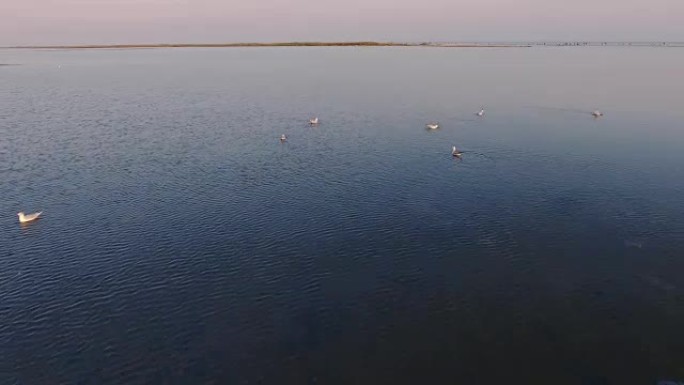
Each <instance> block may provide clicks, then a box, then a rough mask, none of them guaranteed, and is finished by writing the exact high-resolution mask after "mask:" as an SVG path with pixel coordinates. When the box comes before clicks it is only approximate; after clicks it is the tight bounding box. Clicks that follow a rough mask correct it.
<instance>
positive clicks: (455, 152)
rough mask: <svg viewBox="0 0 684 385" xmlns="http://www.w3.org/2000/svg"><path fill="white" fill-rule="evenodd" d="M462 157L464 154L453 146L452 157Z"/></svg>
mask: <svg viewBox="0 0 684 385" xmlns="http://www.w3.org/2000/svg"><path fill="white" fill-rule="evenodd" d="M461 155H463V153H462V152H461V151H458V150H457V149H456V146H451V156H453V157H456V158H460V157H461Z"/></svg>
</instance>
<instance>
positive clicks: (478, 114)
mask: <svg viewBox="0 0 684 385" xmlns="http://www.w3.org/2000/svg"><path fill="white" fill-rule="evenodd" d="M484 112H485V111H484V108H483V109H481V110H480V111H479V112H477V113H476V114H475V115H477V116H480V117H482V116H484Z"/></svg>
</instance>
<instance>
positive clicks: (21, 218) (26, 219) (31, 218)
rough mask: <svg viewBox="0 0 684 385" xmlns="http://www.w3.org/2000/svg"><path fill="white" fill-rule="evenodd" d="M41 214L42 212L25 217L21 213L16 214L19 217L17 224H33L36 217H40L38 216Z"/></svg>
mask: <svg viewBox="0 0 684 385" xmlns="http://www.w3.org/2000/svg"><path fill="white" fill-rule="evenodd" d="M42 213H43V212H42V211H40V212H37V213H33V214H28V215H26V214H24V213H23V212H21V213H17V215H18V216H19V223H28V222H33V221H35V220H36V219H38V217H40V214H42Z"/></svg>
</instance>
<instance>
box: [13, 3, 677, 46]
mask: <svg viewBox="0 0 684 385" xmlns="http://www.w3.org/2000/svg"><path fill="white" fill-rule="evenodd" d="M294 40H297V41H304V40H306V41H332V40H378V41H410V42H419V41H527V40H534V41H540V40H608V41H625V40H639V41H647V40H648V41H684V0H0V45H1V46H7V45H35V44H90V43H102V44H115V43H120V44H126V43H171V42H178V43H199V42H206V43H216V42H276V41H294Z"/></svg>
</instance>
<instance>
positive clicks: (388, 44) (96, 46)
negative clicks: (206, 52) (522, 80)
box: [3, 41, 530, 49]
mask: <svg viewBox="0 0 684 385" xmlns="http://www.w3.org/2000/svg"><path fill="white" fill-rule="evenodd" d="M529 46H530V45H529V44H474V43H463V44H455V43H392V42H374V41H353V42H285V43H205V44H203V43H198V44H192V43H188V44H184V43H172V44H85V45H32V46H14V47H3V48H9V49H138V48H259V47H445V48H520V47H529Z"/></svg>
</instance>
